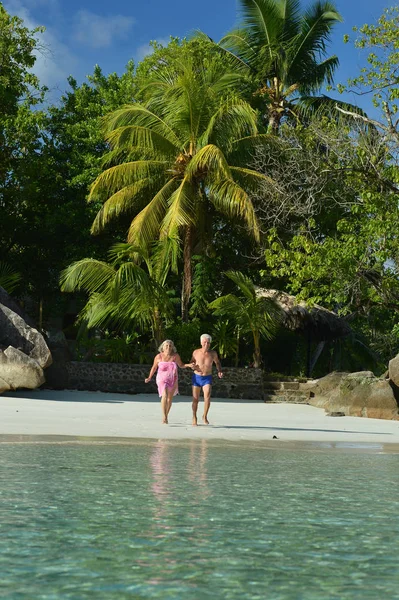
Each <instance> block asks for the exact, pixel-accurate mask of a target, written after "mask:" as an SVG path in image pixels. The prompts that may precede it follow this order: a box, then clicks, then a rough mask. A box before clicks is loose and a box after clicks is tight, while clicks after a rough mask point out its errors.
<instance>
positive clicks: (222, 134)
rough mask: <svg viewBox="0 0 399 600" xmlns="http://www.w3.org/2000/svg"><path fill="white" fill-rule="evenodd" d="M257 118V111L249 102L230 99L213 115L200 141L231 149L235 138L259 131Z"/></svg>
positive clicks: (252, 134)
mask: <svg viewBox="0 0 399 600" xmlns="http://www.w3.org/2000/svg"><path fill="white" fill-rule="evenodd" d="M256 120H257V115H256V112H255V110H254V109H253V108H252V107H251V106H250V105H249V104H248V103H247V102H245V101H244V100H241V99H230V100H228V101H226V102H225V103H223V104H222V105H221V106H220V107H219V108H218V110H217V112H216V113H215V114H214V115H212V117H211V118H210V120H209V124H208V127H207V128H206V130H205V132H204V134H203V136H202V137H201V139H200V143H201V145H202V144H203V145H206V144H208V143H209V142H210V143H212V144H214V145H216V146H219V147H221V148H223V149H224V150H227V151H229V150H230V149H231V146H232V144H233V141H234V140H236V139H240V138H243V137H246V136H254V135H256V134H257V133H258V128H257V124H256Z"/></svg>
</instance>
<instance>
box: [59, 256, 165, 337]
mask: <svg viewBox="0 0 399 600" xmlns="http://www.w3.org/2000/svg"><path fill="white" fill-rule="evenodd" d="M157 251H158V253H163V254H169V253H168V250H167V249H165V244H164V245H163V247H162V248H160V249H158V250H157ZM109 258H110V261H109V262H104V261H99V260H95V259H92V258H84V259H83V260H80V261H77V262H75V263H73V264H71V265H70V266H69V267H67V268H66V269H65V270H64V271H63V272H62V273H61V290H62V291H64V292H77V291H80V290H83V291H85V292H87V293H88V294H89V299H88V301H87V304H86V305H85V307H84V308H83V310H82V311H81V313H80V315H79V320H80V321H81V322H84V323H85V325H86V327H87V328H88V329H91V328H94V327H99V328H104V327H106V326H111V327H113V328H114V329H117V330H126V329H127V330H128V331H130V330H131V328H132V326H138V327H139V328H140V329H141V330H143V331H145V330H146V329H147V328H151V333H152V337H153V339H154V340H155V344H156V346H158V345H159V343H160V342H161V340H162V339H163V318H165V317H167V316H170V315H171V313H172V310H173V304H172V302H171V300H170V298H169V296H168V294H167V291H166V289H165V287H164V284H165V278H166V273H167V269H162V268H160V266H159V265H162V264H163V262H164V261H162V260H160V259H159V258H158V260H157V261H155V263H156V267H154V262H153V261H152V259H151V257H150V255H149V254H148V252H147V251H146V249H145V248H138V247H135V246H132V245H131V244H115V245H114V246H113V247H112V248H111V250H110V252H109ZM140 262H144V263H145V265H146V267H147V268H146V269H143V268H142V267H141V266H140V264H139V263H140Z"/></svg>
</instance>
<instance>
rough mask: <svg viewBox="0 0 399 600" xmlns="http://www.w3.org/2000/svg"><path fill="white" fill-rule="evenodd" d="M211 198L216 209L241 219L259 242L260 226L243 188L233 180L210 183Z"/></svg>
mask: <svg viewBox="0 0 399 600" xmlns="http://www.w3.org/2000/svg"><path fill="white" fill-rule="evenodd" d="M209 197H210V200H211V201H212V203H213V205H214V206H215V208H216V209H217V210H218V211H219V212H221V213H222V214H224V215H226V216H229V217H240V218H241V219H242V220H243V221H244V222H245V223H246V225H247V228H248V232H249V233H250V234H251V235H252V236H253V237H254V239H255V240H256V241H259V238H260V233H259V225H258V220H257V218H256V215H255V210H254V207H253V204H252V202H251V200H250V198H249V196H248V194H247V193H246V192H245V190H243V189H242V187H241V186H239V185H238V183H236V182H235V181H233V180H232V179H224V180H220V181H217V182H215V183H213V182H210V183H209Z"/></svg>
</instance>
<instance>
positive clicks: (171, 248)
mask: <svg viewBox="0 0 399 600" xmlns="http://www.w3.org/2000/svg"><path fill="white" fill-rule="evenodd" d="M180 258H181V243H180V238H179V236H178V235H176V234H169V235H165V236H163V238H162V239H161V240H159V241H158V242H157V243H156V245H155V247H154V252H153V262H154V275H155V279H156V280H157V281H158V282H159V283H160V284H161V285H165V282H166V278H167V276H168V273H169V271H172V273H178V265H179V260H180Z"/></svg>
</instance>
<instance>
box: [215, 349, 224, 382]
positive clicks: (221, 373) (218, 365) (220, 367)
mask: <svg viewBox="0 0 399 600" xmlns="http://www.w3.org/2000/svg"><path fill="white" fill-rule="evenodd" d="M213 362H214V363H215V365H216V368H217V370H218V377H219V379H222V377H223V371H222V365H221V364H220V360H219V357H218V355H217V352H214V354H213Z"/></svg>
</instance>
